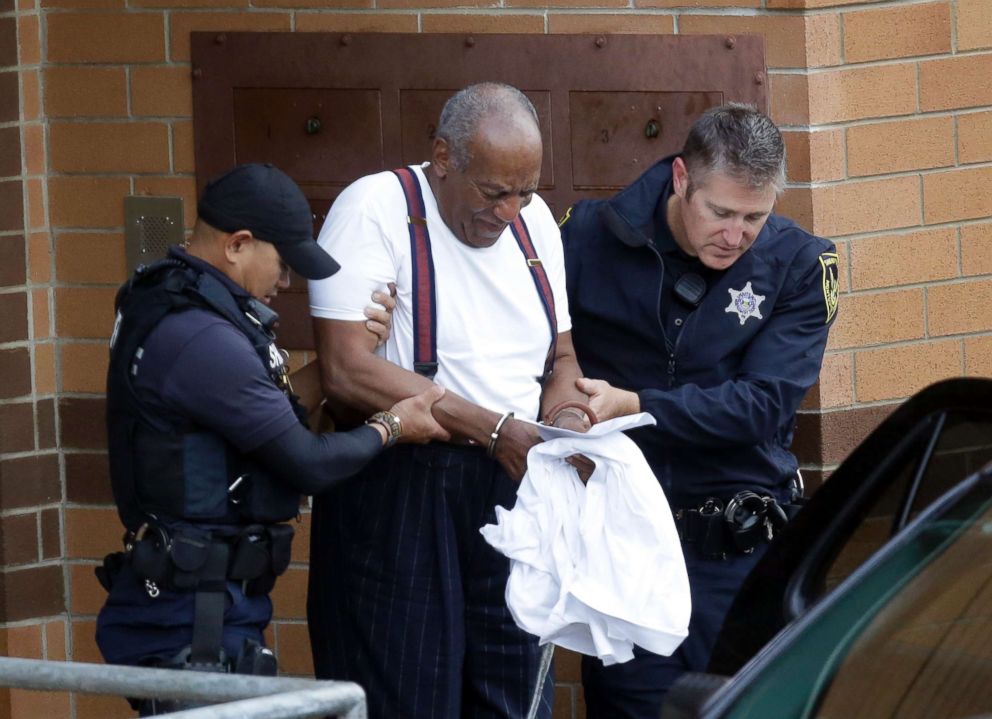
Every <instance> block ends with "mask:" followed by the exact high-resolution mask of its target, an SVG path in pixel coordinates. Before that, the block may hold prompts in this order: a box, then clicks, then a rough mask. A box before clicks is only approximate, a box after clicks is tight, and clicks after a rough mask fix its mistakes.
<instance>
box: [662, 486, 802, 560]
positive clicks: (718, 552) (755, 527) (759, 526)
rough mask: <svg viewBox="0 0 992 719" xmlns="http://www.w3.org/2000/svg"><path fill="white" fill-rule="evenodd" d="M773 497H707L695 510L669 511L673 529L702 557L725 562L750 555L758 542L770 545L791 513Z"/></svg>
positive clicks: (743, 494) (747, 493) (746, 494)
mask: <svg viewBox="0 0 992 719" xmlns="http://www.w3.org/2000/svg"><path fill="white" fill-rule="evenodd" d="M790 510H793V507H792V506H786V507H783V506H782V505H780V504H779V503H778V500H776V499H775V498H774V497H772V496H769V495H761V494H757V493H755V492H751V491H747V490H745V491H743V492H738V493H737V494H735V495H734V496H733V497H731V498H730V499H729V500H726V501H724V500H722V499H717V498H715V497H708V498H707V499H706V500H705V501H704V502H703V503H702V504H700V505H699V506H698V507H689V508H683V509H673V514H674V516H675V527H676V529H677V530H678V533H679V539H681V540H682V542H683V544H692V545H694V546H695V547H696V549H697V550H698V551H699V552H701V553H702V554H703V555H704V556H707V557H710V558H713V559H726V557H727V555H729V554H750V553H751V552H753V551H754V548H755V547H757V546H758V545H759V544H760V543H761V542H770V541H771V540H772V539H773V538H774V537H775V535H776V534H777V533H778V532H779V531H780V530H781V529H782V527H784V526H785V525H786V523H787V522H788V521H789V518H790V516H791V515H793V514H794V513H795V511H798V505H797V506H796V507H795V509H794V511H790Z"/></svg>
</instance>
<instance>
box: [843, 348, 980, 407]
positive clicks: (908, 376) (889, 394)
mask: <svg viewBox="0 0 992 719" xmlns="http://www.w3.org/2000/svg"><path fill="white" fill-rule="evenodd" d="M960 375H961V342H960V340H950V341H946V340H945V341H943V342H926V343H923V344H915V345H909V346H906V347H885V348H883V349H878V350H868V351H866V352H858V353H856V358H855V385H856V388H857V395H858V401H859V402H878V401H879V400H884V399H900V398H902V397H909V396H910V395H912V394H915V393H916V392H918V391H920V390H921V389H923V388H924V387H926V386H927V385H930V384H933V383H934V382H936V381H938V380H942V379H946V378H948V377H958V376H960Z"/></svg>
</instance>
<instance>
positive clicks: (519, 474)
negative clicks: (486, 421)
mask: <svg viewBox="0 0 992 719" xmlns="http://www.w3.org/2000/svg"><path fill="white" fill-rule="evenodd" d="M540 441H541V437H540V435H539V434H538V433H537V427H534V426H533V425H531V424H528V423H527V422H517V421H515V420H512V419H509V420H507V421H506V422H504V423H503V426H502V427H501V428H500V430H499V439H497V440H496V449H495V450H494V452H493V456H494V457H495V458H496V460H497V461H498V462H499V463H500V464H501V465H503V469H505V470H506V472H507V474H509V475H510V478H511V479H512V480H513V481H514V482H519V481H520V480H521V479H523V478H524V473H525V472H526V471H527V452H529V451H530V448H531V447H533V446H534V445H535V444H538V443H539V442H540Z"/></svg>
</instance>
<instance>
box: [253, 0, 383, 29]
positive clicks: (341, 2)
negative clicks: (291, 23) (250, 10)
mask: <svg viewBox="0 0 992 719" xmlns="http://www.w3.org/2000/svg"><path fill="white" fill-rule="evenodd" d="M251 5H252V7H271V8H276V7H284V8H319V9H321V10H325V9H327V8H335V9H338V8H340V9H343V10H350V9H369V8H373V7H375V3H374V0H252V3H251ZM297 17H299V16H297ZM296 30H297V32H300V26H299V23H297V25H296Z"/></svg>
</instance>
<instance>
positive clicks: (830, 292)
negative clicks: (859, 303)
mask: <svg viewBox="0 0 992 719" xmlns="http://www.w3.org/2000/svg"><path fill="white" fill-rule="evenodd" d="M820 267H821V268H822V269H823V301H824V303H825V304H826V306H827V319H826V320H825V321H824V324H828V323H829V322H830V320H832V319H833V318H834V315H835V314H837V301H838V299H839V297H840V282H839V281H838V279H837V253H836V252H824V253H823V254H822V255H820Z"/></svg>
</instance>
